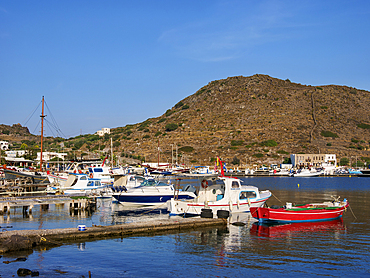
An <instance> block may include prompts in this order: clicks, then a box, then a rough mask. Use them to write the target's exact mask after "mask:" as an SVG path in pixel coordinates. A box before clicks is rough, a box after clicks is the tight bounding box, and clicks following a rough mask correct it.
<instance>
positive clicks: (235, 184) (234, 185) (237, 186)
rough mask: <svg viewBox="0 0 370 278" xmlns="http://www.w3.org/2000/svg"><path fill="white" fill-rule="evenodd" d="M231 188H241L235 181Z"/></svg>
mask: <svg viewBox="0 0 370 278" xmlns="http://www.w3.org/2000/svg"><path fill="white" fill-rule="evenodd" d="M231 188H239V183H238V182H237V181H233V182H232V184H231Z"/></svg>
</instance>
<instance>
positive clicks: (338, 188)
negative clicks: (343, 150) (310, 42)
mask: <svg viewBox="0 0 370 278" xmlns="http://www.w3.org/2000/svg"><path fill="white" fill-rule="evenodd" d="M243 180H244V183H245V184H253V185H256V186H258V187H259V188H260V189H261V190H262V189H269V190H271V191H272V193H273V197H271V198H270V199H269V200H268V202H267V203H268V205H273V204H276V205H283V204H285V202H293V203H305V202H312V201H316V202H319V201H326V200H331V196H340V197H341V199H343V198H347V200H349V202H350V209H348V210H347V212H346V213H345V215H344V217H343V220H339V221H330V222H318V223H311V224H294V225H280V226H273V227H266V226H259V225H256V224H255V221H254V220H253V219H251V218H250V215H249V214H247V213H242V214H234V215H233V216H232V218H231V219H230V222H231V223H233V222H236V221H241V222H244V223H245V224H246V225H245V226H234V225H231V224H230V225H228V227H227V228H225V229H215V228H213V229H204V230H199V231H189V232H184V233H168V234H161V235H156V236H133V237H124V238H114V239H103V240H96V241H83V242H74V243H65V244H63V245H62V246H61V247H56V248H50V249H42V250H33V251H29V252H21V253H16V254H11V255H8V254H6V255H5V256H4V257H2V258H0V277H1V278H3V277H12V276H13V275H14V276H15V277H17V274H16V273H17V270H18V269H19V268H28V269H31V270H37V271H39V273H40V277H89V271H90V272H91V277H238V276H242V277H276V276H278V277H287V276H288V277H292V276H293V277H313V276H325V277H370V178H358V177H351V178H350V177H348V178H347V177H333V178H329V177H323V178H321V177H320V178H288V177H253V178H243ZM188 182H196V181H194V180H193V181H188ZM168 217H169V216H168V213H167V212H166V210H165V209H155V210H150V209H130V208H125V207H124V206H122V205H119V204H115V203H112V202H111V200H109V199H105V200H99V203H98V210H97V211H96V212H95V213H93V215H87V214H85V213H82V214H80V215H78V214H77V215H70V213H69V210H68V208H67V207H64V206H50V208H49V210H48V211H42V210H41V208H40V207H35V208H34V209H33V213H32V215H28V216H23V214H22V209H21V208H19V209H18V210H17V211H15V212H14V211H13V209H12V210H11V213H10V215H4V216H0V226H1V230H21V229H52V228H67V227H68V228H70V227H77V226H78V225H80V224H85V225H86V226H87V227H89V226H92V225H114V224H121V223H128V222H137V221H147V220H153V219H166V218H168ZM21 256H24V257H26V258H27V260H26V261H24V262H11V263H4V262H6V261H12V260H14V259H16V258H17V257H21ZM14 276H13V277H14Z"/></svg>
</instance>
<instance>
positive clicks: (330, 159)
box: [290, 154, 337, 168]
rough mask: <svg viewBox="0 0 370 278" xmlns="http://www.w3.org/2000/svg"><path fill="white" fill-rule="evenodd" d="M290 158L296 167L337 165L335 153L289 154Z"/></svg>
mask: <svg viewBox="0 0 370 278" xmlns="http://www.w3.org/2000/svg"><path fill="white" fill-rule="evenodd" d="M290 160H291V161H292V164H293V167H296V168H301V167H302V168H303V167H322V166H329V165H332V166H336V165H337V157H336V155H335V154H291V155H290Z"/></svg>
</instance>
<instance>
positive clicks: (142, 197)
mask: <svg viewBox="0 0 370 278" xmlns="http://www.w3.org/2000/svg"><path fill="white" fill-rule="evenodd" d="M113 190H114V189H113ZM174 196H176V197H177V198H179V199H193V198H195V197H196V195H195V194H194V192H192V190H182V189H179V188H176V187H175V186H174V185H173V184H171V183H168V184H166V183H164V182H161V181H156V180H154V179H145V180H144V181H143V182H142V183H141V184H140V185H139V186H135V187H132V188H123V190H119V191H118V192H117V191H115V192H114V193H113V197H114V198H115V199H116V200H117V201H118V202H120V203H121V204H124V205H131V206H150V205H160V204H164V203H165V202H167V201H168V200H170V199H171V198H173V197H174Z"/></svg>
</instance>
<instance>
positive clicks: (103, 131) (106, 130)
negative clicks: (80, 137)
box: [96, 127, 110, 136]
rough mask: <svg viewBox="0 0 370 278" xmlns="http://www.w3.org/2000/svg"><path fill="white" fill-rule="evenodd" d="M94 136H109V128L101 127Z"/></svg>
mask: <svg viewBox="0 0 370 278" xmlns="http://www.w3.org/2000/svg"><path fill="white" fill-rule="evenodd" d="M96 134H98V135H99V136H104V134H110V128H108V127H103V128H102V129H101V130H98V131H97V132H96Z"/></svg>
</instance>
